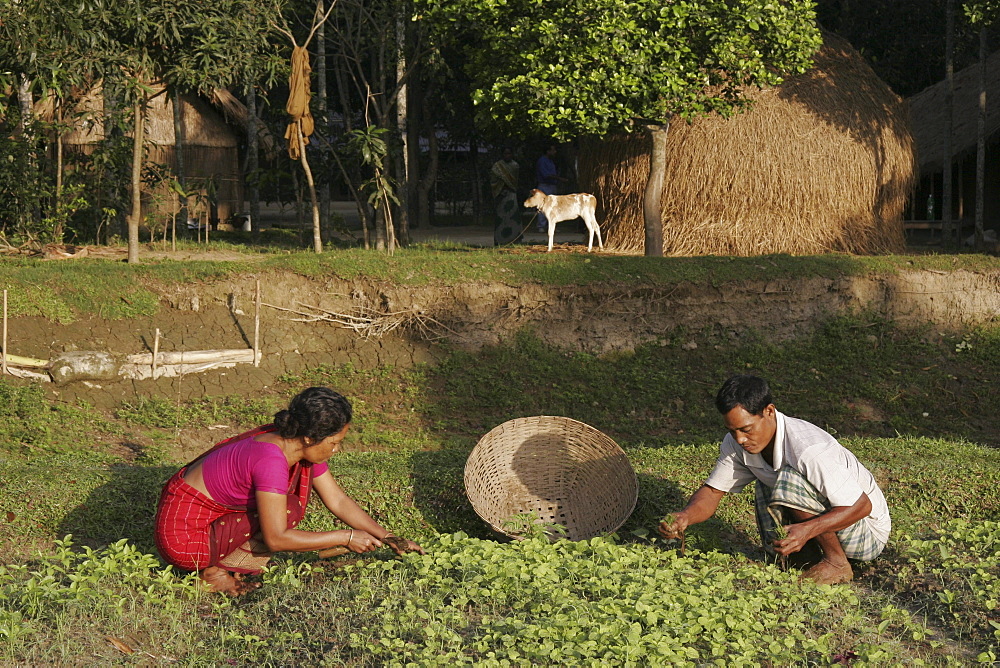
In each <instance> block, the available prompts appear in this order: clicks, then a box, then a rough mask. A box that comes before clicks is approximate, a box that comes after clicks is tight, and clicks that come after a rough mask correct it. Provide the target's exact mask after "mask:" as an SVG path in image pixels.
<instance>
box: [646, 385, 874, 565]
mask: <svg viewBox="0 0 1000 668" xmlns="http://www.w3.org/2000/svg"><path fill="white" fill-rule="evenodd" d="M715 406H716V408H718V410H719V412H720V413H722V415H723V419H724V421H725V424H726V428H727V429H728V430H729V434H728V435H727V436H726V437H725V438H724V439H723V441H722V445H721V446H720V448H719V458H718V460H716V463H715V468H714V469H713V470H712V473H711V475H709V476H708V479H707V480H706V481H705V483H704V484H703V485H702V486H701V488H700V489H699V490H698V491H697V492H695V493H694V495H693V496H692V497H691V500H690V501H688V504H687V506H685V507H684V509H683V510H681V511H679V512H677V513H674V514H673V516H672V518H671V517H669V516H668V518H667V519H665V520H664V521H663V522H661V523H660V525H659V527H658V530H659V532H660V534H661V535H662V536H663V537H665V538H679V537H680V536H681V535H682V534H683V533H684V530H685V529H686V528H687V527H688V526H690V525H692V524H697V523H698V522H704V521H705V520H707V519H708V518H710V517H711V516H712V515H714V514H715V511H716V509H717V508H718V507H719V501H721V500H722V497H723V496H725V495H726V494H727V493H729V492H739V491H740V490H742V489H743V488H744V487H746V486H747V485H748V484H750V483H751V482H756V483H757V484H756V486H755V488H756V490H755V491H756V514H757V527H758V528H759V530H760V533H761V539H762V540H763V542H764V549H765V550H767V551H768V552H769V553H772V554H773V553H775V552H776V553H777V554H780V555H791V554H795V553H797V552H799V551H800V550H802V548H803V547H806V545H807V544H810V545H814V546H816V547H818V548H819V549H820V550H822V552H823V557H822V560H821V561H819V563H816V564H815V565H813V566H812V567H810V568H809V569H808V570H806V571H805V572H804V573H803V574H802V577H803V578H805V579H810V580H814V581H816V582H818V583H821V584H836V583H838V582H848V581H850V580H851V579H852V578H853V577H854V573H853V571H852V570H851V564H850V562H849V561H848V559H856V560H861V561H868V560H871V559H874V558H875V557H877V556H878V555H879V554H880V553H881V552H882V549H883V548H884V547H885V544H886V543H887V542H888V540H889V531H890V529H891V528H892V524H891V521H890V519H889V508H888V506H887V505H886V502H885V497H884V496H883V495H882V490H880V489H879V487H878V485H877V484H876V483H875V478H874V477H873V476H872V474H871V473H869V472H868V469H866V468H865V467H864V466H863V465H862V464H861V462H859V461H858V459H857V457H855V456H854V454H853V453H851V452H850V451H849V450H847V449H846V448H845V447H844V446H842V445H841V444H840V443H838V442H837V440H836V439H835V438H834V437H833V436H831V435H830V434H828V433H827V432H825V431H823V430H822V429H820V428H819V427H817V426H816V425H813V424H810V423H808V422H806V421H805V420H798V419H796V418H792V417H788V416H786V415H783V414H781V413H779V412H778V411H777V410H776V409H775V407H774V403H773V401H772V399H771V390H770V388H769V387H768V385H767V381H765V380H764V379H762V378H758V377H756V376H749V375H743V376H733V377H732V378H730V379H729V380H727V381H726V382H725V383H723V385H722V388H721V389H720V390H719V393H718V395H717V396H716V397H715ZM772 513H773V514H774V516H776V517H778V518H781V523H782V524H783V525H786V526H785V529H786V531H787V536H786V537H784V538H781V539H779V538H778V533H777V531H776V530H775V520H774V519H773V518H772Z"/></svg>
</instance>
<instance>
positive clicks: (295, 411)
mask: <svg viewBox="0 0 1000 668" xmlns="http://www.w3.org/2000/svg"><path fill="white" fill-rule="evenodd" d="M351 416H352V413H351V402H349V401H348V400H347V399H345V398H344V397H343V395H341V394H340V393H338V392H334V391H333V390H331V389H330V388H329V387H310V388H308V389H306V390H302V391H301V392H299V393H298V394H297V395H295V397H294V398H293V399H292V401H291V402H290V403H289V404H288V408H287V409H285V410H283V411H278V412H277V413H275V414H274V426H275V427H277V428H278V433H279V434H281V436H282V437H283V438H298V437H307V438H310V439H312V440H313V441H322V440H323V439H324V438H326V437H328V436H333V435H334V434H336V433H338V432H339V431H340V430H341V429H343V428H344V427H345V426H346V425H348V424H350V422H351Z"/></svg>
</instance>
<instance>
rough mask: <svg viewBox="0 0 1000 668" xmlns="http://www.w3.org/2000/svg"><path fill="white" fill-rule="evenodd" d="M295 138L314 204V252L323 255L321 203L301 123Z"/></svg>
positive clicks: (310, 198) (296, 127) (298, 125)
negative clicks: (320, 226) (307, 154)
mask: <svg viewBox="0 0 1000 668" xmlns="http://www.w3.org/2000/svg"><path fill="white" fill-rule="evenodd" d="M295 137H296V139H297V141H298V142H299V160H300V161H301V162H302V171H303V172H305V175H306V184H308V186H309V201H310V203H311V204H312V230H313V250H314V251H316V252H317V253H322V252H323V237H322V235H321V234H320V229H319V201H318V200H317V198H316V181H315V180H313V173H312V169H311V168H310V167H309V159H308V158H306V142H305V138H304V137H303V136H302V122H301V121H299V122H298V123H296V124H295Z"/></svg>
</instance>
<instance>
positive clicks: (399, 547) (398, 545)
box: [382, 535, 424, 556]
mask: <svg viewBox="0 0 1000 668" xmlns="http://www.w3.org/2000/svg"><path fill="white" fill-rule="evenodd" d="M382 542H383V543H384V544H385V545H388V546H389V547H391V548H392V549H393V550H394V551H395V552H396V554H398V555H399V556H403V555H404V554H406V553H407V552H419V553H420V554H424V548H422V547H420V546H419V545H417V544H416V543H414V542H413V541H412V540H409V539H407V538H400V537H399V536H393V535H388V536H386V537H385V538H383V539H382Z"/></svg>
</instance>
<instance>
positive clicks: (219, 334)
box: [9, 270, 1000, 406]
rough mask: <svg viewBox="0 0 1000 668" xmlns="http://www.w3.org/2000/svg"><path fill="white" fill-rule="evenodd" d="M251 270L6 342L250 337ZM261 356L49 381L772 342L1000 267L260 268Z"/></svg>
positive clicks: (134, 388) (948, 309)
mask: <svg viewBox="0 0 1000 668" xmlns="http://www.w3.org/2000/svg"><path fill="white" fill-rule="evenodd" d="M253 290H254V279H253V277H247V278H246V279H245V280H237V281H232V280H230V281H226V282H220V283H216V284H203V285H196V286H194V285H184V286H176V287H171V288H169V289H167V290H165V291H164V292H163V293H162V307H161V309H160V312H159V313H157V314H156V315H155V316H153V317H150V318H144V319H140V320H129V321H106V320H101V319H99V318H95V317H85V318H82V319H80V320H78V321H77V322H75V323H73V324H70V325H57V324H54V323H52V322H48V321H45V320H42V319H39V318H21V319H16V320H12V321H11V323H10V333H9V339H10V341H9V347H10V352H11V353H13V354H18V355H26V356H31V357H40V358H45V359H48V358H50V357H52V356H53V355H55V354H58V353H61V352H66V351H82V350H99V351H105V352H110V353H114V354H115V355H121V356H124V355H127V354H134V353H142V352H149V351H151V349H152V345H153V337H154V332H155V330H156V329H157V328H158V329H159V330H160V332H161V340H160V350H161V351H164V352H170V351H188V350H208V349H234V348H249V347H250V346H251V345H252V342H253V337H254V304H253ZM262 301H263V303H264V307H263V308H262V311H261V322H260V330H259V331H260V342H261V349H262V352H263V357H262V360H261V364H260V366H259V367H254V366H252V365H248V364H241V365H238V366H236V367H233V368H228V369H220V370H213V371H207V372H204V373H198V374H188V375H185V376H182V377H172V378H158V379H156V380H134V381H125V380H120V381H111V382H108V381H99V382H98V381H91V382H83V381H78V382H73V383H69V384H66V385H61V386H57V387H53V391H54V392H58V393H59V395H60V396H61V397H63V398H65V399H68V400H69V399H75V398H84V399H86V400H87V401H89V402H91V403H94V404H96V405H99V406H113V405H117V404H118V403H120V402H121V401H122V399H124V398H128V397H129V396H136V395H151V394H158V395H165V396H192V397H196V396H206V395H212V396H220V395H226V394H239V395H250V394H252V393H253V392H254V391H255V390H256V389H259V388H262V387H266V386H267V385H269V384H270V383H272V382H273V381H274V379H275V378H277V377H278V376H280V375H281V374H284V373H295V372H298V371H301V370H303V369H305V368H309V367H314V366H317V365H320V364H343V363H346V362H350V363H352V364H354V365H355V366H358V367H368V368H370V367H373V366H377V365H404V366H405V365H409V364H413V363H416V362H420V361H433V360H434V359H435V357H436V355H437V354H438V352H439V350H440V349H439V347H438V346H437V345H436V343H435V342H436V341H442V340H443V341H448V342H450V343H452V344H454V345H457V346H460V347H463V348H473V349H474V348H478V347H481V346H483V345H488V344H493V343H496V342H499V341H501V340H504V339H506V338H508V337H510V336H511V335H513V334H514V333H515V332H517V331H518V330H520V329H522V328H524V327H530V328H532V329H533V330H534V331H535V332H536V333H537V334H538V335H539V336H541V337H543V338H544V339H545V340H547V341H549V342H551V343H553V344H555V345H558V346H563V347H566V348H571V349H578V350H587V351H591V352H594V353H603V352H608V351H613V350H623V349H630V348H634V347H635V346H638V345H641V344H643V343H647V342H650V341H656V340H662V339H664V338H668V337H671V336H674V335H675V332H676V331H677V330H678V329H679V328H682V329H683V330H684V331H685V332H686V335H685V336H686V337H689V338H691V339H692V340H695V341H697V340H698V339H699V337H702V338H705V339H709V338H710V339H714V340H716V341H718V340H727V339H732V340H736V339H739V338H740V337H741V336H742V334H743V333H744V332H746V331H747V330H748V329H750V328H756V329H758V330H760V331H764V332H766V333H767V336H768V337H769V338H771V339H772V340H775V339H777V340H780V339H785V338H789V337H792V336H795V335H799V334H803V333H806V332H808V331H810V330H811V329H812V328H814V327H815V326H816V325H817V324H818V323H819V322H822V320H823V319H825V318H826V317H828V316H829V315H832V314H836V313H843V312H847V311H859V310H869V311H874V312H877V313H881V314H882V315H884V316H885V317H887V318H890V319H893V320H896V321H897V322H899V323H900V324H902V325H912V326H920V325H924V324H931V325H934V326H935V327H937V328H938V329H946V328H947V329H956V328H960V327H963V326H969V325H974V324H979V323H983V322H989V321H993V320H995V319H997V318H998V317H1000V273H972V272H962V271H959V272H937V271H924V270H922V271H914V272H909V273H903V274H900V275H896V276H889V277H867V278H859V277H844V278H840V279H836V280H831V279H826V278H804V279H778V280H773V281H763V282H759V281H757V282H731V283H726V284H723V285H718V286H713V285H704V284H697V285H696V284H691V283H681V284H678V285H673V286H646V287H641V286H640V287H637V286H622V285H589V286H564V287H558V286H543V285H526V286H511V285H506V284H504V283H500V282H493V283H472V284H463V285H454V286H398V285H385V284H379V283H376V282H371V281H364V280H357V281H343V280H340V279H329V278H324V279H309V278H304V277H301V276H297V275H293V274H285V275H278V276H268V278H267V280H266V282H264V283H263V285H262Z"/></svg>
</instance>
